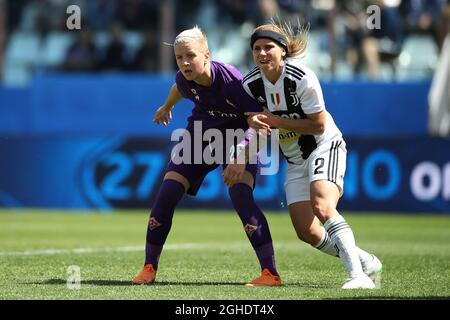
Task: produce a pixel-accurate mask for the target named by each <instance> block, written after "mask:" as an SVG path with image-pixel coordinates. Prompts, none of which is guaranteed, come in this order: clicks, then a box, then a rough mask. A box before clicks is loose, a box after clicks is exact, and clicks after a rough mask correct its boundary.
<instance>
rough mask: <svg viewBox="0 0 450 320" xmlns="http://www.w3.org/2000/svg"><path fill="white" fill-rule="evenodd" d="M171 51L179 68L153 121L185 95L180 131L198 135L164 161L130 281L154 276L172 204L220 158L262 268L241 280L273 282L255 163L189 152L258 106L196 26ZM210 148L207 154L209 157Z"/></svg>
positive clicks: (240, 125) (242, 121)
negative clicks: (186, 113)
mask: <svg viewBox="0 0 450 320" xmlns="http://www.w3.org/2000/svg"><path fill="white" fill-rule="evenodd" d="M174 53H175V58H176V61H177V65H178V68H179V71H178V72H177V74H176V79H175V84H174V85H173V86H172V88H171V90H170V92H169V96H168V98H167V100H166V102H165V103H164V105H163V106H161V107H160V108H158V110H157V111H156V113H155V116H154V119H153V121H154V122H155V123H156V124H163V125H165V126H166V125H168V124H169V123H170V120H171V118H172V113H171V112H172V109H173V108H174V106H175V104H176V103H177V102H179V101H180V100H181V99H182V98H185V99H189V100H191V101H192V102H194V108H193V109H192V115H191V116H190V117H189V119H188V124H187V127H186V132H187V133H189V135H190V137H192V138H193V139H195V137H200V139H201V141H197V142H194V141H193V140H191V143H190V144H189V146H188V149H189V151H190V152H189V154H190V156H188V157H187V158H186V159H187V160H188V161H182V162H181V163H180V162H178V161H174V159H173V158H172V159H171V160H170V161H169V164H168V165H167V169H166V173H165V175H164V180H163V182H162V184H161V186H160V189H159V192H158V194H157V196H156V199H155V201H154V204H153V208H152V211H151V214H150V219H149V223H148V226H147V241H146V248H145V262H144V267H143V269H142V270H141V271H140V272H139V274H138V275H137V276H136V277H135V278H134V279H133V281H132V282H133V284H136V285H140V284H150V283H153V282H154V281H155V278H156V272H157V270H158V264H159V257H160V255H161V252H162V250H163V246H164V243H165V242H166V239H167V236H168V234H169V231H170V228H171V226H172V218H173V215H174V211H175V208H176V206H177V205H178V203H179V201H180V200H181V198H182V197H183V196H184V194H185V193H188V194H190V195H192V196H195V195H196V194H197V192H198V190H199V188H200V186H201V184H202V182H203V179H204V178H205V176H206V175H207V174H208V173H209V172H211V171H213V170H215V169H216V168H217V167H219V166H220V164H223V168H224V170H226V171H227V172H230V174H232V175H233V177H234V178H235V179H236V180H237V183H235V184H233V185H232V186H230V188H229V189H228V191H229V195H230V198H231V201H232V203H233V206H234V208H235V210H236V211H237V213H238V214H239V217H240V219H241V222H242V225H243V227H244V230H245V232H246V234H247V237H248V239H249V240H250V243H251V245H252V247H253V249H254V250H255V253H256V256H257V257H258V260H259V263H260V266H261V270H262V272H261V275H260V276H259V277H257V278H256V279H255V280H253V281H251V282H249V283H247V284H246V285H248V286H279V285H281V279H280V276H279V275H278V272H277V269H276V266H275V257H274V250H273V245H272V237H271V235H270V230H269V225H268V223H267V220H266V218H265V216H264V214H263V212H262V211H261V210H260V209H259V207H258V206H257V205H256V203H255V200H254V198H253V187H254V185H255V179H256V172H257V167H258V165H257V164H243V165H240V164H235V163H231V164H228V162H227V161H226V160H225V159H221V162H220V163H216V162H214V163H210V162H208V161H205V159H204V158H203V157H202V158H201V159H200V160H201V162H200V163H197V162H196V161H195V158H196V157H197V155H198V154H195V153H196V151H197V150H196V148H195V145H196V143H198V144H199V145H201V146H202V148H201V150H200V151H201V152H200V153H202V154H203V155H205V153H211V154H212V153H213V150H211V149H212V148H211V145H210V142H208V141H204V140H203V139H202V137H203V133H204V132H205V131H207V130H208V129H213V128H214V129H216V130H219V131H220V132H221V133H223V136H226V133H225V132H226V131H228V130H230V129H235V130H238V129H240V130H243V131H245V130H247V129H248V124H247V121H246V118H245V116H244V112H246V111H260V110H262V108H261V106H260V105H259V104H258V103H257V102H256V101H255V100H253V99H252V98H251V97H250V96H249V95H248V94H247V93H246V92H245V91H244V89H243V87H242V85H241V80H242V75H241V74H240V72H239V71H238V70H237V69H235V68H234V67H233V66H231V65H227V64H224V63H221V62H217V61H212V60H211V57H210V53H209V50H208V42H207V39H206V36H205V35H204V34H203V32H202V31H201V30H200V29H199V28H198V27H194V28H192V29H188V30H185V31H183V32H181V33H180V34H179V35H178V36H177V37H176V38H175V42H174ZM198 124H200V127H198V126H197V125H198ZM198 128H200V129H198ZM198 131H201V132H198ZM223 142H224V143H223V146H222V148H223V150H220V151H223V152H222V154H223V156H224V157H227V155H228V154H229V150H225V149H226V144H225V140H224V141H223ZM208 145H209V146H208ZM183 151H186V149H185V150H183ZM211 154H209V156H210V157H209V158H215V157H213V156H212V155H211ZM183 156H184V155H183ZM200 156H201V155H200ZM232 168H233V170H231V169H232ZM194 258H195V257H194Z"/></svg>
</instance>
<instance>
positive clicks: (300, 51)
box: [253, 18, 309, 58]
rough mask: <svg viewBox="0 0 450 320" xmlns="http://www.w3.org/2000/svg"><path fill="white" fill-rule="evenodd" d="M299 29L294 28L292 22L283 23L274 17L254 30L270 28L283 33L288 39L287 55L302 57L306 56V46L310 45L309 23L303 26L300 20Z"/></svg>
mask: <svg viewBox="0 0 450 320" xmlns="http://www.w3.org/2000/svg"><path fill="white" fill-rule="evenodd" d="M296 29H297V30H294V28H293V27H292V25H291V24H290V23H282V22H281V21H279V20H277V21H276V20H275V19H274V18H272V19H271V20H270V23H268V24H263V25H261V26H258V27H256V28H255V30H254V31H253V32H257V31H263V30H269V31H273V32H276V33H278V34H280V35H282V36H283V37H284V38H285V39H286V45H287V54H286V57H289V58H293V57H297V58H302V57H304V56H305V54H306V53H305V51H306V47H307V45H308V31H309V24H308V25H306V26H303V25H301V24H300V22H299V21H298V27H297V28H296Z"/></svg>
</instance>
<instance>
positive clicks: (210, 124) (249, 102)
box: [176, 61, 262, 130]
mask: <svg viewBox="0 0 450 320" xmlns="http://www.w3.org/2000/svg"><path fill="white" fill-rule="evenodd" d="M211 74H212V78H213V82H212V85H211V86H210V87H204V86H202V85H199V84H197V83H195V82H194V81H188V80H186V78H185V77H184V76H183V74H182V73H181V72H180V71H178V72H177V75H176V84H177V87H178V90H179V91H180V93H181V94H182V96H183V97H184V98H186V99H189V100H192V101H193V102H194V103H195V106H194V108H193V109H192V115H191V116H190V117H189V119H188V128H192V127H193V122H194V121H202V128H203V129H209V128H218V129H237V128H242V129H243V130H247V129H248V125H247V121H246V119H245V116H244V112H248V111H250V112H259V111H262V108H261V106H260V104H259V103H258V102H257V101H256V100H254V99H253V98H252V97H250V96H249V95H248V94H247V93H246V92H245V90H244V88H243V87H242V85H241V80H242V75H241V73H240V72H239V71H238V70H237V69H236V68H234V67H233V66H231V65H229V64H224V63H220V62H216V61H212V62H211Z"/></svg>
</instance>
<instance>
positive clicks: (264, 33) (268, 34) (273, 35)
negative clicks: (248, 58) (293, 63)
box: [250, 30, 288, 53]
mask: <svg viewBox="0 0 450 320" xmlns="http://www.w3.org/2000/svg"><path fill="white" fill-rule="evenodd" d="M261 38H264V39H270V40H273V41H275V42H276V43H277V44H279V45H280V46H282V47H283V48H284V50H286V53H287V52H288V46H287V41H286V38H285V37H284V36H283V35H281V34H279V33H277V32H275V31H272V30H258V31H255V32H253V34H252V37H251V38H250V48H252V50H253V44H254V43H255V42H256V40H258V39H261Z"/></svg>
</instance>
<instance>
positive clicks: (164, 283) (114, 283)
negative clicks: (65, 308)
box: [23, 279, 333, 289]
mask: <svg viewBox="0 0 450 320" xmlns="http://www.w3.org/2000/svg"><path fill="white" fill-rule="evenodd" d="M23 284H42V285H66V284H67V280H65V279H48V280H44V281H39V282H23ZM83 284H85V285H94V286H131V285H132V284H131V280H81V285H83ZM244 285H245V282H213V281H210V282H185V281H157V282H155V283H153V284H151V285H150V286H154V287H162V286H239V287H241V286H244ZM283 287H290V288H291V287H297V288H310V289H315V288H316V289H332V288H333V287H332V286H327V285H315V284H305V283H288V284H283V285H282V286H281V288H283Z"/></svg>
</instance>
